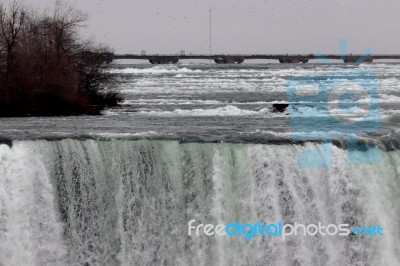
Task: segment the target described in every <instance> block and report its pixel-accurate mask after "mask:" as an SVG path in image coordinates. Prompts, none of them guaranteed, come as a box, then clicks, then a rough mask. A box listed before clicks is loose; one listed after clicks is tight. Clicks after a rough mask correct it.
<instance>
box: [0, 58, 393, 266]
mask: <svg viewBox="0 0 400 266" xmlns="http://www.w3.org/2000/svg"><path fill="white" fill-rule="evenodd" d="M367 69H373V70H374V73H376V76H374V77H371V76H363V75H359V74H358V73H360V71H364V70H367ZM111 71H112V72H113V73H114V74H115V75H117V79H118V84H117V88H116V89H117V90H119V91H120V92H121V93H122V94H123V95H124V96H125V101H124V102H123V103H122V105H121V106H120V107H118V108H114V109H109V110H106V111H104V113H103V115H101V116H93V117H92V116H77V117H52V118H45V117H27V118H0V123H1V125H2V127H1V128H0V139H1V141H2V142H3V143H4V144H2V145H0V265H1V266H13V265H16V266H20V265H38V266H42V265H85V266H89V265H174V266H175V265H294V266H299V265H301V266H303V265H304V266H309V265H332V266H335V265H389V266H391V265H400V250H399V245H398V243H399V241H400V205H399V204H398V203H399V202H400V174H399V172H400V168H399V167H400V152H399V148H400V142H399V141H398V139H399V136H398V131H399V130H400V127H399V123H400V90H399V88H400V65H399V64H390V63H373V64H362V65H360V66H358V67H355V66H342V65H336V66H326V65H322V64H303V65H297V64H296V65H285V64H282V65H281V64H265V65H262V64H257V65H250V64H247V65H246V64H245V65H240V66H236V65H226V66H220V65H208V64H204V65H201V64H188V65H177V66H176V65H175V66H155V67H153V66H150V65H116V66H115V67H114V68H113V69H112V70H111ZM341 73H343V74H341ZM346 73H347V74H346ZM348 73H350V74H348ZM296 77H297V78H299V77H300V78H301V77H310V79H312V77H317V78H316V79H317V80H321V79H322V80H323V81H322V82H323V83H324V84H327V86H329V84H334V83H335V82H337V81H338V80H340V81H343V82H346V81H349V80H351V81H352V82H355V83H362V84H364V83H365V81H366V80H367V83H366V84H367V86H368V84H373V83H374V82H376V84H377V87H376V89H377V95H376V96H377V98H376V99H375V100H376V101H377V102H379V113H378V115H377V116H374V117H370V118H369V119H371V120H372V121H371V123H372V124H374V125H375V124H381V126H380V127H376V128H375V127H373V129H374V130H370V132H363V130H361V131H360V132H356V133H357V134H355V133H354V132H346V134H347V135H345V136H344V135H341V134H342V133H343V132H341V130H340V124H339V126H338V127H337V128H329V132H328V131H327V127H326V126H324V125H321V124H313V123H314V122H315V121H320V120H315V117H329V116H332V115H333V114H335V113H336V111H335V110H333V111H332V110H330V111H329V112H326V108H325V107H324V105H326V104H327V103H326V102H323V101H321V102H310V101H306V100H305V101H296V102H289V100H290V97H289V96H288V82H289V81H290V80H293V78H296ZM363 82H364V83H363ZM371 86H372V85H371ZM362 100H363V99H361V101H362ZM274 103H289V104H290V106H289V107H288V108H287V110H285V111H283V112H276V111H274V110H273V107H272V105H273V104H274ZM338 106H339V105H338ZM341 107H342V108H345V109H346V108H348V109H351V108H354V106H351V104H349V105H347V106H346V104H345V106H341ZM339 111H340V110H337V112H339ZM345 115H347V116H348V119H349V120H351V119H356V118H354V117H353V116H354V115H355V113H354V112H352V111H349V112H348V113H345ZM299 117H300V118H306V120H301V121H306V123H307V121H311V122H310V124H309V125H307V127H308V128H310V127H312V130H309V131H308V132H295V131H294V130H295V129H296V128H294V127H293V125H294V124H293V119H297V118H299ZM291 121H292V122H291ZM368 125H371V124H368ZM307 127H306V128H307ZM333 131H334V132H336V133H337V134H336V135H337V136H336V135H335V137H333V138H332V139H333V143H334V145H333V146H332V147H331V150H330V156H328V157H327V156H326V155H325V154H323V153H322V152H321V150H320V148H321V147H322V146H323V145H324V144H323V143H321V141H325V143H326V139H325V137H324V136H326V135H327V134H332V132H333ZM365 131H368V130H365ZM299 133H304V134H305V135H306V136H307V138H305V139H301V138H300V139H299V137H298V136H299ZM295 136H297V138H296V137H295ZM349 136H352V137H354V136H356V137H357V138H359V139H361V140H363V141H365V142H367V143H369V144H371V145H374V147H375V149H376V150H377V151H378V152H379V159H378V160H375V159H376V158H375V157H374V156H375V155H374V153H370V152H369V150H368V149H362V148H360V149H355V150H353V151H350V149H349V144H348V142H347V140H348V137H349ZM309 150H314V151H317V152H318V151H319V152H320V154H319V155H318V156H319V158H322V160H323V161H324V160H328V161H329V163H327V164H326V165H327V167H325V168H318V169H314V168H307V167H306V168H301V167H299V158H300V157H301V155H302V154H303V153H304V152H306V151H309ZM349 154H352V156H353V157H354V156H356V157H357V158H358V159H359V158H362V160H361V161H357V162H358V163H351V161H349ZM372 157H373V158H372ZM372 159H374V160H372ZM359 162H362V163H359ZM192 219H196V220H197V223H204V224H215V225H216V224H219V223H223V224H229V223H233V222H235V221H238V222H240V223H257V222H258V221H262V222H266V223H267V222H278V221H282V222H283V223H286V224H293V223H295V222H299V223H303V224H318V222H322V223H323V224H342V223H345V224H349V225H350V226H351V227H355V226H361V225H367V226H369V225H379V226H381V227H382V228H383V230H384V234H383V236H365V235H361V236H358V235H355V234H350V235H347V236H322V235H317V236H301V235H300V236H291V237H288V238H287V239H286V240H282V239H281V238H279V237H268V236H267V237H261V236H257V237H255V238H254V239H252V240H251V241H246V240H245V238H243V237H228V236H211V237H209V236H206V235H204V234H203V235H200V236H188V222H189V221H190V220H192Z"/></svg>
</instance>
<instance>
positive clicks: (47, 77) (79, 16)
mask: <svg viewBox="0 0 400 266" xmlns="http://www.w3.org/2000/svg"><path fill="white" fill-rule="evenodd" d="M86 19H87V16H86V15H85V14H84V13H82V12H81V11H78V10H76V9H74V8H73V7H71V6H68V5H66V4H64V2H62V1H56V5H55V8H54V10H53V11H52V12H51V13H49V12H45V13H43V14H40V15H38V14H37V13H36V12H34V11H31V10H27V9H26V8H24V7H23V6H21V5H20V4H19V3H18V2H16V1H14V2H12V3H11V4H10V5H8V6H5V5H0V115H1V116H25V115H73V114H98V113H99V112H100V111H101V110H102V109H104V108H105V107H107V106H114V105H116V104H118V102H119V101H120V100H121V97H120V96H119V95H118V94H117V93H115V92H114V91H113V90H112V85H113V82H112V76H111V75H110V73H109V72H107V71H106V68H107V67H108V66H109V62H110V60H108V59H109V57H110V55H112V53H111V52H110V49H109V48H107V47H102V46H98V45H95V44H93V43H92V42H90V41H82V40H81V39H80V38H79V34H78V31H79V28H80V27H82V26H83V23H84V22H85V21H86Z"/></svg>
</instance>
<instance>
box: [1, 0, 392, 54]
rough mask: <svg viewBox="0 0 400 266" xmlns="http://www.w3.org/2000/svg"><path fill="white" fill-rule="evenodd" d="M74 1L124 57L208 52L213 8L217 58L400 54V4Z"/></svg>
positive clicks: (40, 1)
mask: <svg viewBox="0 0 400 266" xmlns="http://www.w3.org/2000/svg"><path fill="white" fill-rule="evenodd" d="M0 1H1V0H0ZM3 1H4V0H3ZM6 1H8V0H6ZM67 1H68V2H71V3H74V4H75V5H76V7H77V8H79V9H81V10H83V11H84V12H86V13H88V14H89V21H88V27H87V29H86V30H85V34H87V35H92V36H93V37H95V39H96V40H97V41H100V42H104V43H107V44H108V45H109V46H111V47H113V48H114V49H115V51H116V52H117V53H140V51H141V50H142V49H143V50H147V53H176V52H178V51H179V50H186V52H187V53H189V52H193V53H208V51H209V11H208V10H209V8H210V2H212V9H213V52H214V53H316V52H326V53H329V52H336V53H339V51H340V50H339V45H338V40H339V39H348V41H349V52H353V53H362V52H364V51H365V50H367V49H371V50H372V52H373V53H400V27H399V26H400V1H399V0H381V1H378V0H329V1H328V0H248V1H244V0H212V1H209V0H206V1H200V0H199V1H196V0H144V1H139V0H81V1H79V0H67ZM24 2H25V3H27V4H30V5H32V6H35V7H45V6H51V5H52V4H53V3H54V1H53V0H24Z"/></svg>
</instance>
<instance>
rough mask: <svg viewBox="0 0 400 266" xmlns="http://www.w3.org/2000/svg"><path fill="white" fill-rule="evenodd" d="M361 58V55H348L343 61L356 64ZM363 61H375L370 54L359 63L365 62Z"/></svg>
mask: <svg viewBox="0 0 400 266" xmlns="http://www.w3.org/2000/svg"><path fill="white" fill-rule="evenodd" d="M359 59H360V57H359V56H346V57H345V58H343V62H344V63H345V64H354V63H356V62H357V61H358V60H359ZM363 62H367V63H372V62H373V58H372V56H368V57H366V58H364V59H363V60H362V61H361V62H359V63H363Z"/></svg>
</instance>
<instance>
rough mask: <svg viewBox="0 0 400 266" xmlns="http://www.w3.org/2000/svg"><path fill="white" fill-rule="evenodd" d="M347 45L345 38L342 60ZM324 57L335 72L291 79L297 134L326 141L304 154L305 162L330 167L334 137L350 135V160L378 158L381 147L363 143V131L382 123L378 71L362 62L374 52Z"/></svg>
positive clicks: (292, 118)
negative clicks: (334, 60) (349, 58)
mask: <svg viewBox="0 0 400 266" xmlns="http://www.w3.org/2000/svg"><path fill="white" fill-rule="evenodd" d="M343 47H344V48H343ZM345 47H346V43H345V42H342V49H341V50H342V54H343V55H342V59H343V61H345V58H346V56H345V55H346V49H345ZM320 58H321V60H322V61H323V63H327V64H329V65H331V66H332V72H330V71H329V72H330V73H328V74H325V73H324V74H323V75H316V76H303V77H296V78H292V79H289V80H288V81H287V91H288V99H289V103H290V122H291V132H292V137H293V139H294V140H298V141H310V140H313V141H314V140H320V141H321V142H322V143H321V146H320V149H318V150H309V151H305V152H303V153H302V154H300V157H299V165H300V167H302V168H330V167H331V166H332V140H334V139H345V140H346V148H347V150H346V151H347V161H348V163H350V164H363V163H379V161H380V152H379V150H378V149H376V148H374V147H372V146H370V145H367V144H362V143H361V142H360V135H363V134H366V133H371V132H377V131H379V130H380V129H381V128H382V123H381V115H380V109H379V97H378V82H377V73H376V71H375V70H374V69H373V68H372V67H362V68H360V67H359V65H360V64H361V63H362V62H364V61H365V60H366V59H368V58H371V54H370V53H366V54H364V55H363V56H361V57H360V58H358V59H357V60H354V62H353V63H351V64H346V65H343V66H338V65H333V64H331V63H330V62H328V61H327V60H326V59H325V58H324V56H323V55H321V56H320Z"/></svg>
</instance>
